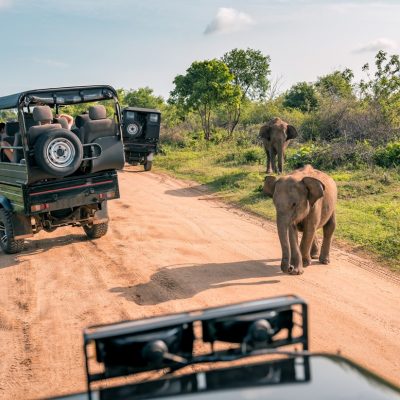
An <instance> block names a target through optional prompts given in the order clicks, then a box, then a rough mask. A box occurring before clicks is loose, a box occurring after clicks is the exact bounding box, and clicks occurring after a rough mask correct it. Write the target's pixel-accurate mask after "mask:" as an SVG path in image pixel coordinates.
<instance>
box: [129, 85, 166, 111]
mask: <svg viewBox="0 0 400 400" xmlns="http://www.w3.org/2000/svg"><path fill="white" fill-rule="evenodd" d="M122 103H123V104H124V105H127V106H130V107H143V108H156V109H161V108H162V107H163V105H164V99H163V98H162V97H161V96H155V95H154V94H153V89H151V88H149V87H148V86H146V87H142V88H139V89H136V90H132V89H131V90H129V91H127V92H125V93H123V100H122Z"/></svg>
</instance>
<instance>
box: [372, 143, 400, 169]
mask: <svg viewBox="0 0 400 400" xmlns="http://www.w3.org/2000/svg"><path fill="white" fill-rule="evenodd" d="M374 160H375V163H376V164H377V165H379V166H381V167H386V168H390V167H396V166H399V165H400V141H395V142H390V143H388V144H387V145H386V146H384V147H380V148H378V149H377V150H376V152H375V155H374Z"/></svg>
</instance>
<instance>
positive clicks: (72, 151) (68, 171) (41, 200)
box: [0, 86, 124, 253]
mask: <svg viewBox="0 0 400 400" xmlns="http://www.w3.org/2000/svg"><path fill="white" fill-rule="evenodd" d="M98 102H100V103H102V104H99V103H98ZM81 103H92V104H88V105H87V111H88V112H87V113H82V114H81V115H78V116H76V118H75V123H74V125H73V126H72V128H71V129H68V123H67V120H65V119H63V118H59V119H55V118H54V116H55V115H58V114H60V113H61V112H62V109H63V107H65V106H68V105H70V106H71V105H76V104H81ZM103 104H107V106H108V109H110V108H111V109H112V111H109V114H112V115H110V117H108V116H107V111H106V108H105V106H104V105H103ZM84 106H85V105H82V106H80V107H81V108H82V110H83V109H84ZM0 110H8V115H15V120H9V121H7V122H6V123H5V131H4V133H3V134H2V137H1V147H0V246H1V248H2V249H3V250H4V251H5V252H7V253H17V252H19V251H21V250H22V248H23V243H24V242H23V239H24V238H27V237H30V236H33V234H35V233H37V232H39V231H40V230H41V229H44V230H45V231H48V232H51V231H53V230H54V229H56V228H58V227H60V226H66V225H72V226H82V227H83V229H84V230H85V232H86V234H87V236H88V237H89V238H99V237H101V236H103V235H104V234H105V233H106V232H107V228H108V213H107V200H110V199H114V198H118V197H119V188H118V180H117V173H116V170H117V169H121V168H123V165H124V151H123V144H122V131H121V114H120V107H119V104H118V100H117V93H116V91H115V89H113V88H112V87H110V86H84V87H68V88H56V89H41V90H29V91H26V92H22V93H17V94H14V95H10V96H6V97H0ZM13 113H14V114H13ZM10 154H11V156H10Z"/></svg>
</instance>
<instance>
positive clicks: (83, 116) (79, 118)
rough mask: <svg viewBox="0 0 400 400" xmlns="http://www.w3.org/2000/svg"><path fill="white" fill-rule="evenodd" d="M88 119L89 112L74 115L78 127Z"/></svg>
mask: <svg viewBox="0 0 400 400" xmlns="http://www.w3.org/2000/svg"><path fill="white" fill-rule="evenodd" d="M88 119H89V114H81V115H78V116H77V117H75V126H76V127H77V128H78V129H80V128H82V126H83V124H84V123H85V122H86V121H87V120H88Z"/></svg>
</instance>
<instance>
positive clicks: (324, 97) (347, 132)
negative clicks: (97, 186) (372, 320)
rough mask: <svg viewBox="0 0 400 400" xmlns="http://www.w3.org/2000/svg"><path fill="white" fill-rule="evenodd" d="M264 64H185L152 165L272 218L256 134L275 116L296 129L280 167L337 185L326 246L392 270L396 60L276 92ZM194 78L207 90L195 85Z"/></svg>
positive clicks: (397, 155) (399, 176) (398, 202)
mask: <svg viewBox="0 0 400 400" xmlns="http://www.w3.org/2000/svg"><path fill="white" fill-rule="evenodd" d="M214 63H218V66H217V67H216V69H218V70H219V69H222V70H223V71H224V73H223V82H224V84H223V85H220V86H218V84H215V85H214V86H213V90H216V88H218V87H221V88H222V89H221V90H222V93H223V95H221V96H220V97H219V98H218V101H215V102H214V100H215V99H217V96H215V95H213V94H212V93H210V92H209V90H208V89H207V87H208V86H210V81H213V80H215V79H214V78H213V77H212V76H210V75H207V71H209V70H210V69H213V65H214ZM221 63H223V64H225V66H226V67H227V68H225V69H224V68H223V65H222V64H221ZM269 63H270V59H269V57H268V56H264V57H263V55H262V54H260V53H259V52H256V51H253V50H250V49H247V50H238V49H235V50H233V51H232V52H230V53H227V54H225V55H224V56H223V57H222V58H221V60H211V61H206V62H204V63H203V64H202V63H195V67H196V69H197V75H196V76H193V74H192V70H191V68H189V69H188V71H187V74H186V75H179V76H178V77H177V78H176V79H175V81H174V83H175V89H174V91H172V92H171V97H170V99H169V102H168V103H165V104H164V107H165V108H164V110H165V112H164V125H163V131H162V155H161V156H160V157H158V159H157V164H156V165H157V166H158V167H159V168H161V169H163V170H164V171H168V172H169V173H172V174H173V175H175V176H177V177H179V178H186V179H190V180H194V181H197V182H199V184H205V185H207V187H209V188H210V189H211V190H212V191H214V192H216V193H218V196H219V197H220V198H221V199H223V200H224V201H226V202H229V203H233V204H236V205H238V206H240V207H242V208H243V209H245V210H248V211H251V212H254V213H256V214H258V215H261V216H264V217H266V218H268V219H270V220H274V219H275V210H274V206H273V203H272V201H271V199H266V198H265V197H264V196H263V195H262V191H261V190H262V185H263V180H264V177H265V162H266V157H265V154H264V151H263V149H262V147H261V143H260V141H259V139H258V132H259V128H260V126H261V125H262V124H263V123H265V122H267V121H268V120H269V119H271V118H273V117H276V116H279V117H281V118H282V119H284V120H286V121H287V122H289V123H290V124H292V125H294V126H296V127H297V129H298V131H299V138H298V139H297V140H296V141H295V142H294V143H292V144H291V145H290V146H289V150H288V152H287V157H286V164H285V170H286V171H290V170H293V169H296V168H299V167H301V166H303V165H305V164H312V165H313V166H314V167H315V168H318V169H320V170H323V171H326V172H328V173H329V174H330V175H332V177H333V178H334V179H335V180H336V182H337V184H338V188H339V202H338V207H337V220H338V224H337V230H336V233H335V237H336V240H337V241H338V240H339V241H342V242H345V243H347V244H350V245H351V246H352V247H353V248H354V249H355V250H360V251H363V252H369V253H371V254H373V255H374V256H375V257H376V258H377V259H378V260H380V261H382V262H383V263H384V264H385V265H388V266H390V267H391V268H392V269H395V270H398V271H400V61H399V56H397V55H388V54H387V53H385V52H383V51H380V52H378V53H377V54H376V56H375V60H374V64H373V66H370V65H369V64H365V65H364V66H363V67H362V68H361V69H362V71H363V72H364V79H362V80H361V81H359V82H355V80H354V73H353V71H351V70H349V69H344V70H342V71H339V70H338V71H333V72H331V73H329V74H327V75H325V76H322V77H318V78H317V80H316V81H315V82H299V83H297V84H295V85H293V86H292V87H291V88H290V89H289V90H287V91H286V92H284V93H279V80H275V81H273V80H271V79H269V74H270V70H269ZM192 66H193V64H192ZM200 66H202V67H204V68H203V70H202V72H201V73H199V71H198V69H199V68H200ZM228 71H229V72H230V73H231V77H229V76H228V75H227V72H228ZM204 77H208V78H207V79H208V81H207V85H208V86H207V85H204V82H203V83H202V82H201V80H202V79H203V78H204ZM261 77H264V78H265V77H267V78H268V79H267V80H265V79H261ZM207 79H206V80H207ZM220 83H221V81H220ZM227 83H228V84H231V85H232V87H231V88H229V87H227V86H226V85H227ZM203 89H204V90H203ZM194 93H195V94H194ZM202 95H203V96H204V97H202ZM203 102H204V103H206V106H205V107H203V106H204V104H203ZM202 113H203V114H202ZM205 116H206V117H205ZM204 122H207V123H206V124H204Z"/></svg>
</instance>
